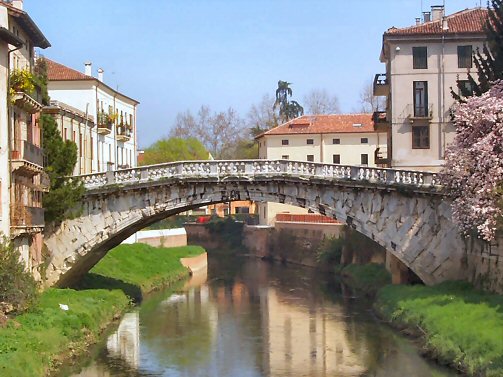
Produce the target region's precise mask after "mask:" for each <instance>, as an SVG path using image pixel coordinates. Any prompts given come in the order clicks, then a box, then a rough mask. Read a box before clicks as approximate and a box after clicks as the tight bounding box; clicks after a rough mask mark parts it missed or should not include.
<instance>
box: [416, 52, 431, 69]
mask: <svg viewBox="0 0 503 377" xmlns="http://www.w3.org/2000/svg"><path fill="white" fill-rule="evenodd" d="M412 59H413V61H412V68H414V69H426V68H428V49H427V48H426V47H412Z"/></svg>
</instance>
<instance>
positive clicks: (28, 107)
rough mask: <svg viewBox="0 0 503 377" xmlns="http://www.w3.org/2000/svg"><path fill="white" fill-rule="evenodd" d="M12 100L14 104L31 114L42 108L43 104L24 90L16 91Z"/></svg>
mask: <svg viewBox="0 0 503 377" xmlns="http://www.w3.org/2000/svg"><path fill="white" fill-rule="evenodd" d="M12 102H13V103H14V105H16V106H17V107H19V108H20V109H22V110H24V111H26V112H27V113H30V114H36V113H38V112H39V111H40V110H42V105H41V104H40V103H39V102H38V101H37V100H35V99H34V98H33V97H32V96H30V95H29V94H26V93H24V92H16V93H14V95H13V96H12Z"/></svg>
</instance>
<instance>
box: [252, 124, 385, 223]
mask: <svg viewBox="0 0 503 377" xmlns="http://www.w3.org/2000/svg"><path fill="white" fill-rule="evenodd" d="M255 139H256V142H257V143H258V146H259V158H262V159H270V160H276V159H278V160H279V159H284V160H295V161H307V162H320V163H328V164H342V165H362V166H381V167H384V166H387V164H388V162H389V159H388V155H387V153H388V152H387V130H386V127H385V126H383V125H382V123H381V122H380V120H379V119H374V117H373V114H332V115H304V116H301V117H298V118H295V119H293V120H291V121H289V122H287V123H284V124H282V125H280V126H278V127H275V128H273V129H271V130H269V131H266V132H264V133H263V134H261V135H258V136H257V137H256V138H255ZM257 212H258V214H259V222H260V224H263V225H265V224H269V225H272V224H273V223H274V220H275V217H276V214H277V213H297V214H305V213H307V210H306V209H303V208H299V207H294V206H290V205H285V204H279V203H259V204H258V206H257Z"/></svg>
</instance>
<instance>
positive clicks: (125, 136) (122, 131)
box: [116, 125, 131, 141]
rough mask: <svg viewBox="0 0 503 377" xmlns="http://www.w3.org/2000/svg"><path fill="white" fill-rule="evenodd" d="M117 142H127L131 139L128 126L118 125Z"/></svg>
mask: <svg viewBox="0 0 503 377" xmlns="http://www.w3.org/2000/svg"><path fill="white" fill-rule="evenodd" d="M116 131H117V140H119V141H128V140H130V139H131V129H130V128H129V126H128V125H118V126H117V127H116Z"/></svg>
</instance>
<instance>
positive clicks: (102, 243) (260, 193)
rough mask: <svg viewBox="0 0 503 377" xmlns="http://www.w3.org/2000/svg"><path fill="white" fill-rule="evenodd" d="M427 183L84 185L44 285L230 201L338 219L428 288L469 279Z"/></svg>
mask: <svg viewBox="0 0 503 377" xmlns="http://www.w3.org/2000/svg"><path fill="white" fill-rule="evenodd" d="M419 174H421V175H419ZM425 174H426V173H417V172H403V171H394V170H390V169H364V168H360V167H343V166H338V165H324V164H314V163H305V162H292V161H264V160H259V161H247V162H236V161H232V162H225V161H224V162H223V161H215V162H190V163H188V162H185V163H176V164H164V165H156V166H152V167H144V168H140V169H128V170H123V171H118V172H109V173H100V174H95V175H89V176H84V177H82V179H84V182H85V183H86V186H87V188H88V191H87V193H86V196H85V198H84V201H83V211H82V214H81V216H80V217H78V218H76V219H72V220H67V221H65V222H64V223H63V224H61V226H60V227H59V228H58V229H55V230H53V231H52V232H51V233H49V234H47V235H46V240H45V242H46V245H47V247H48V249H49V251H50V255H51V257H50V258H51V260H50V264H49V268H48V269H47V278H48V281H47V283H48V284H58V285H63V286H64V285H68V284H71V283H73V282H75V281H77V280H78V279H79V278H80V277H81V276H82V275H83V274H85V273H86V272H87V271H88V270H89V269H90V268H92V267H93V266H94V264H96V263H97V262H98V261H99V260H100V259H101V258H102V257H103V256H104V255H105V254H106V253H107V251H108V250H110V249H111V248H113V247H114V246H116V245H118V244H120V242H122V241H123V240H124V239H126V238H127V237H129V236H130V235H132V234H134V233H135V232H136V231H138V230H140V229H142V228H144V227H146V226H148V225H150V224H152V223H154V222H157V221H159V220H161V219H163V218H166V217H169V216H172V215H174V214H177V213H180V212H183V211H186V210H188V209H193V208H197V207H200V206H204V205H208V204H215V203H221V202H228V201H234V200H253V201H257V202H277V203H284V204H291V205H295V206H299V207H303V208H308V209H310V210H311V211H312V212H315V213H320V214H323V215H326V216H330V217H333V218H336V219H338V220H339V221H342V222H344V223H346V224H348V225H349V226H351V227H352V228H353V229H355V230H356V231H358V232H360V233H362V234H364V235H365V236H367V237H369V238H371V239H373V240H374V241H376V242H377V243H378V244H380V245H381V246H383V247H384V248H385V249H386V250H387V251H389V252H390V253H391V254H393V255H394V256H395V257H396V258H398V259H399V260H400V261H401V262H403V263H404V264H405V265H406V266H407V267H409V268H410V269H411V270H412V271H413V272H414V273H415V274H416V275H418V276H419V277H420V278H421V279H422V280H423V281H424V282H425V283H426V284H433V283H437V282H440V281H443V280H447V279H463V278H466V276H464V274H465V273H466V272H465V271H466V269H465V268H463V263H464V258H463V256H464V250H465V245H464V242H463V240H462V238H461V237H460V236H459V234H458V231H457V229H456V227H455V226H454V224H453V223H452V221H451V209H450V201H449V200H448V198H446V197H444V196H442V195H441V194H440V193H439V192H438V190H437V189H436V188H435V185H434V181H433V180H434V178H435V177H434V176H431V177H430V176H425ZM390 177H391V178H390ZM428 179H429V182H428Z"/></svg>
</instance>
